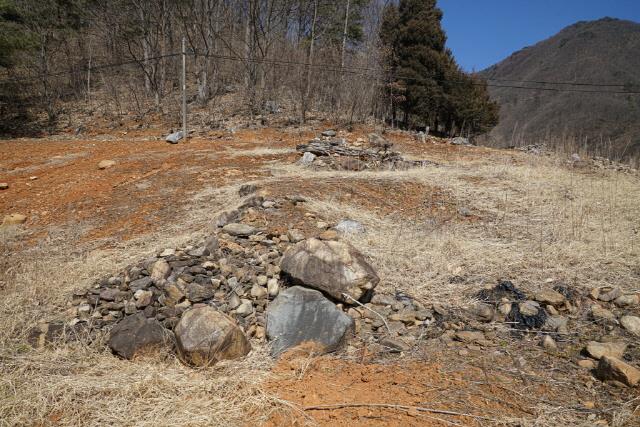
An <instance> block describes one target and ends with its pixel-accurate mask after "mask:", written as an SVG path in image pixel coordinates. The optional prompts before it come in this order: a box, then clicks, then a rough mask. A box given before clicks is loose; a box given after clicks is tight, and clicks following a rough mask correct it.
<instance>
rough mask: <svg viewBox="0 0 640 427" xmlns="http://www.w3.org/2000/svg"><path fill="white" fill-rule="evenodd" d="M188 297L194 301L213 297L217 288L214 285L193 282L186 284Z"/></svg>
mask: <svg viewBox="0 0 640 427" xmlns="http://www.w3.org/2000/svg"><path fill="white" fill-rule="evenodd" d="M186 291H187V292H186V293H187V299H188V300H189V301H191V302H193V303H196V302H202V301H205V300H208V299H211V298H213V295H214V294H215V289H214V287H213V286H212V285H203V284H200V283H196V282H192V283H189V284H188V285H187V286H186Z"/></svg>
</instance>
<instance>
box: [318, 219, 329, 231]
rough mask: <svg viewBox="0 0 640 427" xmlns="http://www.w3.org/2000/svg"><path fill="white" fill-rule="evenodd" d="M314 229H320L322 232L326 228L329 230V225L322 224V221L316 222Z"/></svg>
mask: <svg viewBox="0 0 640 427" xmlns="http://www.w3.org/2000/svg"><path fill="white" fill-rule="evenodd" d="M316 227H317V228H320V229H322V230H324V229H326V228H329V224H327V223H326V222H324V221H318V222H317V223H316Z"/></svg>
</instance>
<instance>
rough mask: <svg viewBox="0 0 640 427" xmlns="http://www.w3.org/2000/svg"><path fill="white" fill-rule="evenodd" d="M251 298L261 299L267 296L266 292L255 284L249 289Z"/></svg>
mask: <svg viewBox="0 0 640 427" xmlns="http://www.w3.org/2000/svg"><path fill="white" fill-rule="evenodd" d="M251 296H252V297H253V298H255V299H261V298H264V297H266V296H267V290H266V289H265V288H263V287H262V286H260V285H258V284H255V285H253V286H252V287H251Z"/></svg>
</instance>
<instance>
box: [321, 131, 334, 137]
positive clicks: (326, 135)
mask: <svg viewBox="0 0 640 427" xmlns="http://www.w3.org/2000/svg"><path fill="white" fill-rule="evenodd" d="M320 135H322V136H325V137H327V138H333V137H334V136H336V135H337V133H336V131H335V130H333V129H328V130H325V131H324V132H322V133H321V134H320Z"/></svg>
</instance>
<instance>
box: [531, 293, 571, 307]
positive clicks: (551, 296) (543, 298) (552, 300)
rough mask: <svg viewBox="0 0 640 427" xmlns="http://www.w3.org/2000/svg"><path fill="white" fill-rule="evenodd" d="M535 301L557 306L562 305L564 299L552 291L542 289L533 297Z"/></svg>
mask: <svg viewBox="0 0 640 427" xmlns="http://www.w3.org/2000/svg"><path fill="white" fill-rule="evenodd" d="M535 300H536V301H538V302H539V303H542V304H548V305H553V306H557V305H561V304H563V303H564V301H565V297H564V295H562V294H561V293H560V292H556V291H554V290H553V289H544V290H542V291H540V292H538V293H537V294H536V295H535Z"/></svg>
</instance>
